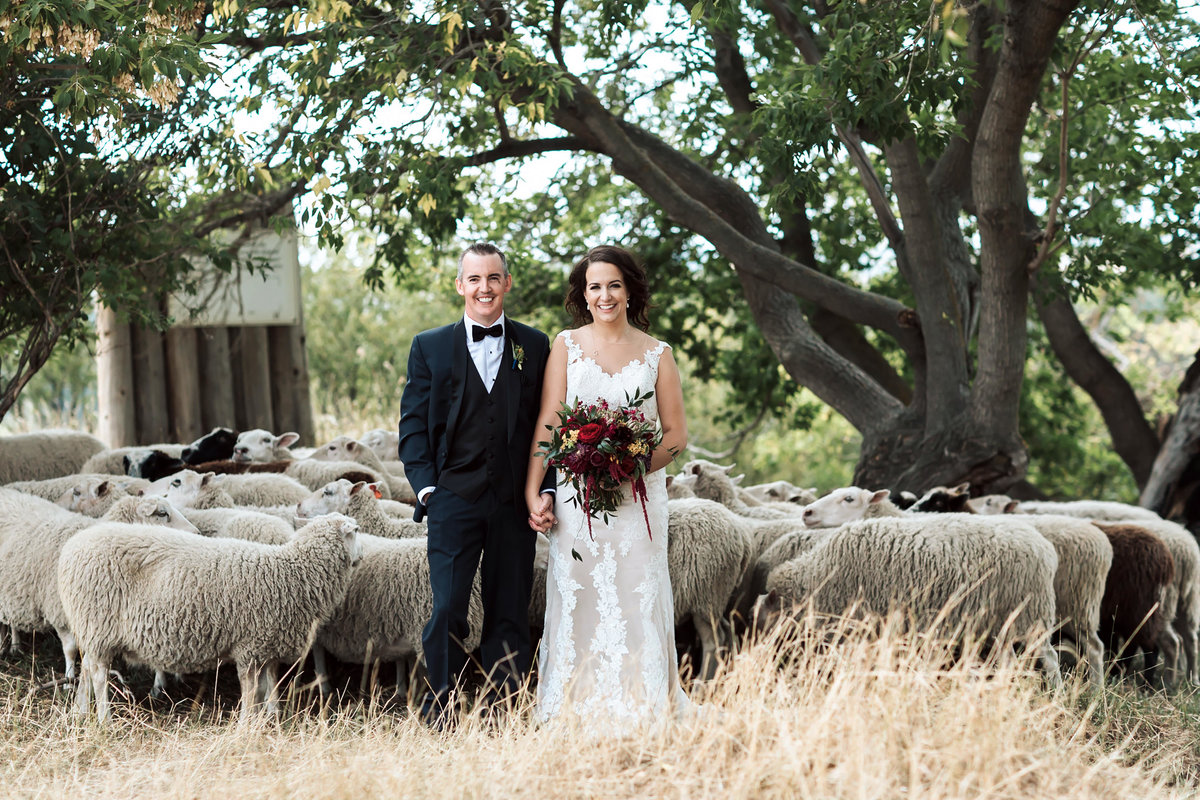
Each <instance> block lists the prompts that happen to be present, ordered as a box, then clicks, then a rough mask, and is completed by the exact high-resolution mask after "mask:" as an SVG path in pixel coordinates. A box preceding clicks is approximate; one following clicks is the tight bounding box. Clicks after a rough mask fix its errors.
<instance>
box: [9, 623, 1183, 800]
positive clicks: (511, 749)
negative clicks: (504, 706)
mask: <svg viewBox="0 0 1200 800" xmlns="http://www.w3.org/2000/svg"><path fill="white" fill-rule="evenodd" d="M49 653H50V651H46V656H45V658H48V657H49ZM8 663H9V668H8V669H6V670H4V671H3V672H0V747H3V748H4V751H5V752H6V753H7V754H8V758H7V760H6V763H5V766H4V773H3V775H2V776H0V792H2V793H3V794H5V795H7V796H27V797H65V796H87V797H134V796H137V797H155V798H174V797H180V798H206V797H217V798H233V797H237V798H243V797H248V798H253V797H304V798H325V797H329V798H343V797H375V796H385V795H386V796H396V797H405V798H421V797H436V798H442V797H500V796H512V797H531V798H535V797H536V798H550V797H553V798H559V797H565V798H593V797H604V798H621V797H630V798H635V797H636V798H642V797H678V798H688V799H689V800H691V799H692V798H698V797H719V798H739V797H763V798H773V797H779V798H797V797H799V798H810V797H811V798H841V797H846V798H894V797H901V796H912V797H918V796H919V797H923V798H960V797H988V798H1010V797H1011V798H1021V800H1026V798H1030V797H1055V798H1064V799H1066V798H1110V797H1111V798H1122V799H1123V798H1131V797H1136V798H1148V797H1182V796H1188V795H1190V794H1192V793H1194V792H1195V785H1196V784H1195V780H1196V770H1195V764H1196V763H1197V751H1198V745H1197V741H1196V735H1195V731H1196V728H1195V725H1194V724H1193V725H1189V724H1187V722H1186V719H1185V717H1184V715H1183V714H1182V713H1181V712H1180V711H1179V710H1178V709H1177V707H1176V706H1175V705H1172V703H1171V701H1169V700H1166V699H1163V698H1147V697H1144V696H1142V695H1139V694H1138V693H1137V692H1135V691H1133V690H1131V689H1129V688H1128V687H1114V688H1112V689H1109V690H1106V691H1105V692H1102V693H1099V694H1092V695H1088V694H1084V693H1082V692H1081V690H1080V689H1079V688H1078V687H1077V686H1076V687H1074V688H1068V689H1067V690H1066V691H1064V692H1062V693H1060V694H1057V695H1056V694H1052V693H1050V692H1048V691H1047V690H1046V689H1044V688H1043V685H1042V682H1041V680H1040V678H1039V677H1038V676H1037V675H1036V674H1034V673H1033V672H1031V671H1029V670H1028V669H1027V665H1023V664H1020V663H1012V664H1003V665H999V666H997V665H983V664H981V663H980V662H979V661H977V660H975V659H966V658H961V659H957V660H955V659H952V658H950V657H949V656H948V654H947V653H946V651H945V650H944V649H942V648H941V647H939V646H937V645H935V644H933V643H931V642H929V641H927V640H924V639H922V638H921V637H912V636H903V635H901V634H899V633H897V632H896V631H895V630H894V629H890V630H888V631H885V632H884V633H883V634H882V635H881V636H878V637H874V636H873V637H866V636H863V635H859V634H851V635H848V636H846V637H844V639H843V640H842V641H841V642H840V643H839V644H838V645H837V646H835V647H828V646H824V645H819V644H818V640H817V639H816V637H815V636H814V634H813V631H812V630H811V628H809V627H807V626H802V627H800V628H799V629H793V630H791V631H789V632H788V633H787V635H786V636H782V637H780V636H776V637H774V638H773V639H772V640H771V641H767V642H764V643H760V644H758V645H755V646H753V647H751V648H749V649H747V650H746V651H744V652H743V653H741V654H740V655H738V656H737V657H736V658H735V659H734V660H733V662H732V663H731V664H728V665H726V667H725V668H724V669H723V671H722V672H721V674H720V675H719V677H718V678H717V679H716V680H715V681H713V682H712V683H711V685H709V686H708V687H706V688H704V689H700V688H696V687H693V689H692V693H693V696H694V697H697V698H700V699H703V700H704V702H705V703H706V704H707V706H706V708H707V709H714V710H715V712H714V713H707V714H704V715H702V716H701V717H700V718H698V719H696V720H694V721H692V722H690V723H683V724H667V725H664V726H663V727H661V728H658V729H655V730H653V731H647V732H643V733H640V734H637V735H631V736H629V737H627V738H624V739H620V740H605V739H599V740H598V739H596V738H593V737H591V736H589V735H588V733H587V731H586V730H583V729H581V728H578V727H572V726H569V725H555V726H549V727H537V726H534V725H531V724H530V722H529V708H528V707H527V706H525V707H522V708H519V709H517V710H516V711H515V712H513V713H511V714H509V715H507V716H506V717H504V718H503V719H502V721H500V722H499V723H495V722H493V723H486V722H484V721H482V720H481V719H480V718H479V717H478V716H477V715H474V714H467V715H466V716H465V717H464V718H463V721H462V722H461V724H460V725H459V726H458V727H457V728H456V729H455V730H453V731H452V732H450V733H448V734H437V733H433V732H431V731H429V730H428V729H426V728H424V727H423V726H421V725H420V724H419V723H417V722H416V721H415V720H414V719H413V718H412V717H410V716H409V715H408V714H407V712H405V711H404V710H399V711H393V710H387V709H386V708H385V707H382V706H370V707H364V706H363V705H361V704H354V703H350V704H346V705H343V707H342V708H341V709H339V710H338V711H337V712H335V713H333V714H324V715H322V714H319V713H316V712H312V711H307V710H302V711H299V712H297V711H296V710H295V707H294V706H293V707H292V711H291V712H289V713H288V714H285V717H284V719H283V720H282V721H280V722H271V721H261V722H259V723H258V724H256V725H254V726H251V727H248V728H244V729H239V728H238V727H237V726H236V724H235V722H234V718H233V717H232V716H231V715H230V714H229V712H228V710H225V711H222V712H215V711H214V710H213V706H212V705H211V704H205V705H202V706H200V707H198V708H195V709H192V710H190V711H187V712H178V713H171V712H164V711H151V710H150V709H148V708H146V707H145V705H144V704H135V705H121V706H118V707H117V709H116V719H115V722H114V724H113V725H112V726H111V727H110V728H108V729H102V728H100V727H98V726H97V725H96V724H95V722H94V721H91V720H86V721H83V720H80V719H78V718H76V717H74V716H73V714H72V713H71V711H70V710H69V708H68V706H69V698H67V697H66V696H64V695H62V694H60V695H59V696H58V697H57V698H55V697H52V696H51V693H50V692H49V691H48V690H37V689H31V687H32V686H34V684H35V681H34V680H33V677H34V673H38V674H39V676H40V672H44V671H45V667H44V665H38V666H36V667H27V668H26V670H25V672H24V673H22V672H21V671H20V670H19V669H16V668H14V665H13V662H11V661H10V662H8ZM1185 699H1186V698H1185Z"/></svg>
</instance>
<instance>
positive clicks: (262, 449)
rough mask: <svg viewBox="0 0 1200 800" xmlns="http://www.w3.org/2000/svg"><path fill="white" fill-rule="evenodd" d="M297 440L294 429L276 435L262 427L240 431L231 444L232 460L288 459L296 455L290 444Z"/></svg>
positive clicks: (261, 460) (298, 436) (254, 461)
mask: <svg viewBox="0 0 1200 800" xmlns="http://www.w3.org/2000/svg"><path fill="white" fill-rule="evenodd" d="M298 441H300V434H298V433H296V432H294V431H289V432H288V433H281V434H279V435H278V436H276V435H275V434H273V433H271V432H270V431H267V430H263V429H262V428H254V429H253V430H248V431H242V432H241V433H239V434H238V437H237V441H236V442H235V443H234V445H233V460H234V461H243V462H245V461H249V462H253V463H265V462H268V461H289V460H291V459H293V458H295V457H296V456H295V454H294V453H293V452H292V451H291V446H292V445H294V444H295V443H296V442H298Z"/></svg>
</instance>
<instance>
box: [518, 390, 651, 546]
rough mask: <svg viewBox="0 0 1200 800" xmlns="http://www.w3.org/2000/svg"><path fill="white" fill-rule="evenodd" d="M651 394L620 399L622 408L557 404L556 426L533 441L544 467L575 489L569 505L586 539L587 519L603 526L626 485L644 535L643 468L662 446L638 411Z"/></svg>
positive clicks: (605, 403) (645, 469)
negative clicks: (582, 515) (580, 515)
mask: <svg viewBox="0 0 1200 800" xmlns="http://www.w3.org/2000/svg"><path fill="white" fill-rule="evenodd" d="M653 396H654V392H649V393H647V394H642V393H641V392H635V393H634V396H633V397H632V398H631V397H629V395H625V405H623V406H620V407H617V408H612V407H610V406H609V405H608V403H607V402H605V401H604V400H600V401H599V402H598V403H582V402H579V401H576V402H575V405H574V406H568V405H567V404H566V403H563V407H562V411H559V412H558V419H559V426H558V427H557V428H555V429H554V430H553V431H552V432H551V434H550V441H548V442H538V446H539V447H540V448H542V450H541V452H542V455H544V456H545V458H546V464H547V466H550V467H554V468H555V469H557V470H558V471H559V473H560V474H562V475H566V476H567V478H568V480H569V481H570V483H571V486H573V487H574V488H575V495H574V496H573V497H571V498H570V500H571V502H573V503H575V504H576V505H578V506H579V507H580V508H582V509H583V510H584V511H586V512H587V520H588V535H591V533H592V518H593V517H596V516H599V517H602V518H603V519H604V522H605V523H606V524H607V523H608V520H609V517H610V515H612V514H614V513H616V511H617V509H618V508H619V507H620V506H621V501H622V500H623V491H622V487H623V485H624V484H625V483H626V482H628V483H629V484H630V485H631V486H632V491H633V499H634V500H638V501H640V502H641V504H642V516H643V517H645V518H646V532H647V533H649V532H650V517H649V515H648V514H647V513H646V482H645V480H644V478H645V476H646V472H647V470H649V469H650V455H651V454H652V453H653V452H654V448H656V447H658V445H659V444H660V443H662V432H661V431H659V430H658V428H657V426H656V425H655V424H654V423H653V422H650V421H649V420H647V419H646V415H645V414H643V413H642V410H641V409H640V408H639V407H638V406H640V405H641V404H642V403H643V402H645V401H646V400H649V399H650V398H651V397H653Z"/></svg>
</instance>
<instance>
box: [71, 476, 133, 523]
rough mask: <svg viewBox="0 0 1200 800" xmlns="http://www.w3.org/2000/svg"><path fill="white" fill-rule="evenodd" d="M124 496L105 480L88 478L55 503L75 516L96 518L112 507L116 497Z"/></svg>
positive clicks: (110, 482) (117, 488)
mask: <svg viewBox="0 0 1200 800" xmlns="http://www.w3.org/2000/svg"><path fill="white" fill-rule="evenodd" d="M125 494H126V492H124V491H122V490H121V489H120V488H119V487H117V486H116V485H115V484H113V482H112V481H110V480H108V479H106V478H89V479H86V480H82V481H80V482H79V483H77V484H75V485H74V486H72V487H71V488H70V489H67V490H66V491H65V492H63V493H62V495H61V496H60V497H59V498H58V499H57V500H56V501H55V502H56V503H57V504H58V505H60V506H62V507H63V508H65V509H68V510H70V511H74V512H75V513H76V514H83V515H85V516H89V517H98V516H100V515H101V514H103V513H104V512H105V511H107V510H108V509H109V508H110V507H111V506H112V504H113V501H115V500H116V499H117V497H120V496H123V495H125Z"/></svg>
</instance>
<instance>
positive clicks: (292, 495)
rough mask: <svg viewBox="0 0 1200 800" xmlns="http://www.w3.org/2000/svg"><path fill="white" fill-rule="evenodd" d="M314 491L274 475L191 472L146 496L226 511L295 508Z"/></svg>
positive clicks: (169, 479) (163, 483) (173, 477)
mask: <svg viewBox="0 0 1200 800" xmlns="http://www.w3.org/2000/svg"><path fill="white" fill-rule="evenodd" d="M311 492H312V490H311V489H309V488H308V487H306V486H305V485H304V484H302V483H300V482H299V481H297V480H295V479H294V478H290V477H288V476H287V475H280V474H276V473H273V472H268V473H261V474H260V473H255V474H250V475H226V474H214V473H210V472H205V473H198V472H193V471H191V470H187V469H185V470H183V471H182V472H176V473H175V474H174V475H168V476H167V477H165V478H159V479H158V480H157V481H155V482H154V483H152V484H150V486H149V487H147V488H146V490H145V493H146V494H155V495H162V496H164V497H168V498H170V499H171V502H173V503H175V505H177V506H179V507H181V508H182V507H188V508H223V507H232V506H254V507H255V508H257V509H259V510H261V509H262V508H263V507H276V506H295V505H296V503H299V502H300V501H301V500H303V499H304V498H306V497H308V495H309V494H310V493H311Z"/></svg>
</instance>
